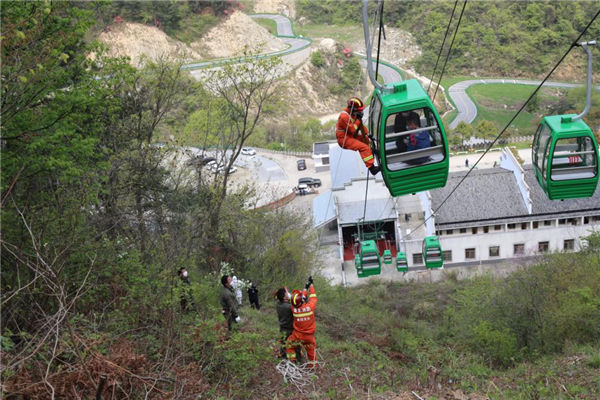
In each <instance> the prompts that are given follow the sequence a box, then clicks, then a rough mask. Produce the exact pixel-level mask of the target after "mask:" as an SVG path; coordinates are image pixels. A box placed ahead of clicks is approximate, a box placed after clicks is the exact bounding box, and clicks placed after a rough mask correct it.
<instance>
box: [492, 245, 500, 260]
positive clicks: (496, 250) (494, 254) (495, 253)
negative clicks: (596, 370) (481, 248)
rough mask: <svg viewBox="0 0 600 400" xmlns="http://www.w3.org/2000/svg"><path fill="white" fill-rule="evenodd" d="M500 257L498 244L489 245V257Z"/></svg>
mask: <svg viewBox="0 0 600 400" xmlns="http://www.w3.org/2000/svg"><path fill="white" fill-rule="evenodd" d="M491 257H500V246H490V258H491Z"/></svg>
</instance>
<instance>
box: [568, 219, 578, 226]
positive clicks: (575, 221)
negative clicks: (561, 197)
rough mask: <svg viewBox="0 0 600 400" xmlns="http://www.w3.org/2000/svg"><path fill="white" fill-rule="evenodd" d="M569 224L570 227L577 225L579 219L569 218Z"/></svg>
mask: <svg viewBox="0 0 600 400" xmlns="http://www.w3.org/2000/svg"><path fill="white" fill-rule="evenodd" d="M569 223H570V224H571V225H579V218H571V219H570V220H569Z"/></svg>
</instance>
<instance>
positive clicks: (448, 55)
mask: <svg viewBox="0 0 600 400" xmlns="http://www.w3.org/2000/svg"><path fill="white" fill-rule="evenodd" d="M466 7H467V0H465V2H464V3H463V7H462V10H461V11H460V16H459V17H458V23H457V24H456V29H455V30H454V36H452V42H450V48H449V49H448V54H446V60H445V61H444V66H443V67H442V72H441V73H440V79H439V80H438V85H437V86H436V87H435V92H434V93H433V99H432V100H431V102H432V103H435V97H436V96H437V92H438V90H439V88H440V85H441V84H442V78H443V77H444V72H446V64H448V59H449V58H450V53H452V47H453V46H454V40H455V39H456V34H457V33H458V29H459V28H460V23H461V21H462V17H463V14H464V13H465V8H466Z"/></svg>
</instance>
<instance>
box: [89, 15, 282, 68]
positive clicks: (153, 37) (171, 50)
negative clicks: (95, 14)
mask: <svg viewBox="0 0 600 400" xmlns="http://www.w3.org/2000/svg"><path fill="white" fill-rule="evenodd" d="M98 40H99V41H100V42H102V43H104V44H105V45H106V46H107V47H108V49H109V51H108V55H109V56H112V57H123V56H127V57H130V58H131V63H132V65H134V66H140V65H141V59H142V58H143V57H148V58H149V59H151V60H153V61H156V60H157V59H158V58H159V57H161V56H166V57H167V58H168V59H171V60H173V61H175V60H177V61H182V62H191V61H198V60H204V59H212V58H228V57H237V56H241V55H243V53H244V51H245V49H249V50H250V51H256V50H260V51H262V52H273V51H279V50H283V49H285V48H286V45H285V44H284V43H283V42H282V41H281V40H279V39H277V38H276V37H274V36H272V35H270V34H269V33H268V31H267V30H266V29H265V28H263V27H261V26H260V25H258V24H257V23H255V22H254V21H253V20H252V19H251V18H250V17H248V16H247V15H246V14H244V13H242V12H239V11H238V12H232V13H231V14H230V15H229V16H228V17H227V18H224V19H222V20H221V21H220V22H219V23H218V24H217V25H216V26H214V27H213V28H212V29H210V30H209V31H208V32H207V33H205V34H204V35H203V36H202V38H201V39H199V40H195V41H193V42H191V43H190V44H189V45H187V44H185V43H183V42H181V41H179V40H177V39H174V38H172V37H170V36H168V35H167V34H166V33H165V32H164V31H163V30H162V29H159V28H157V27H153V26H148V25H144V24H140V23H134V22H121V23H114V24H112V25H110V26H109V28H108V29H105V30H104V31H102V32H100V34H99V35H98Z"/></svg>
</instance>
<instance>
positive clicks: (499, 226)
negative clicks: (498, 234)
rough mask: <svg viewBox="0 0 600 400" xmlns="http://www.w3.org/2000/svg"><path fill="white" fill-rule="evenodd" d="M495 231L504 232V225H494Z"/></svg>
mask: <svg viewBox="0 0 600 400" xmlns="http://www.w3.org/2000/svg"><path fill="white" fill-rule="evenodd" d="M494 230H495V231H501V230H502V225H494Z"/></svg>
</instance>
